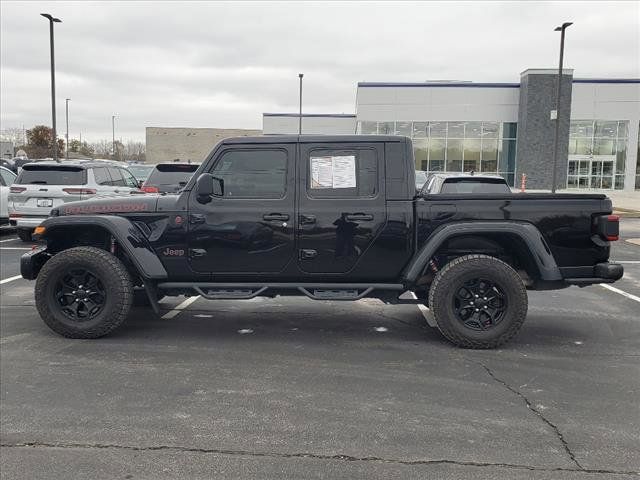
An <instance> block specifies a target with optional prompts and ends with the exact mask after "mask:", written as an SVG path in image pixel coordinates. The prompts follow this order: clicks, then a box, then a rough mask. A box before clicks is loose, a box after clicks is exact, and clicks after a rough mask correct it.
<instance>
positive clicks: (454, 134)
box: [447, 122, 464, 138]
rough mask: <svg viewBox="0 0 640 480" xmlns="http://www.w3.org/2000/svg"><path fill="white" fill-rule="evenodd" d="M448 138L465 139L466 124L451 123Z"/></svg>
mask: <svg viewBox="0 0 640 480" xmlns="http://www.w3.org/2000/svg"><path fill="white" fill-rule="evenodd" d="M447 138H464V122H449V124H448V128H447Z"/></svg>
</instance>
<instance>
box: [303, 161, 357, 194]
mask: <svg viewBox="0 0 640 480" xmlns="http://www.w3.org/2000/svg"><path fill="white" fill-rule="evenodd" d="M355 187H356V157H355V156H354V155H339V156H332V157H311V188H355Z"/></svg>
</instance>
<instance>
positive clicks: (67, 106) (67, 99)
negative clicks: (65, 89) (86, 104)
mask: <svg viewBox="0 0 640 480" xmlns="http://www.w3.org/2000/svg"><path fill="white" fill-rule="evenodd" d="M69 100H71V99H70V98H65V99H64V103H65V106H64V110H65V115H64V118H65V120H66V122H67V134H66V135H65V136H66V138H67V143H66V147H67V151H66V155H65V158H66V159H67V160H69Z"/></svg>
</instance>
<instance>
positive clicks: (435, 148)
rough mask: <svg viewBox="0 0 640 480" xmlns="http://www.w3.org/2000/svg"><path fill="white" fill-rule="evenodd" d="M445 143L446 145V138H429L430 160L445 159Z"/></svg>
mask: <svg viewBox="0 0 640 480" xmlns="http://www.w3.org/2000/svg"><path fill="white" fill-rule="evenodd" d="M445 145H446V140H445V139H444V138H430V139H429V160H444V158H445Z"/></svg>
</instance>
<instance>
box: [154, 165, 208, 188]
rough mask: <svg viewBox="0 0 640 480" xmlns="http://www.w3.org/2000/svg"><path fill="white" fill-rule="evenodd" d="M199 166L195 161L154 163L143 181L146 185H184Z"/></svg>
mask: <svg viewBox="0 0 640 480" xmlns="http://www.w3.org/2000/svg"><path fill="white" fill-rule="evenodd" d="M199 166H200V165H198V164H195V163H182V164H175V165H171V164H169V165H156V167H155V169H154V170H153V171H152V172H151V175H149V177H148V178H147V181H146V182H145V183H146V184H147V185H180V184H183V185H184V184H186V183H187V182H188V181H189V179H190V178H191V175H193V172H195V171H196V170H197V169H198V167H199Z"/></svg>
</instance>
